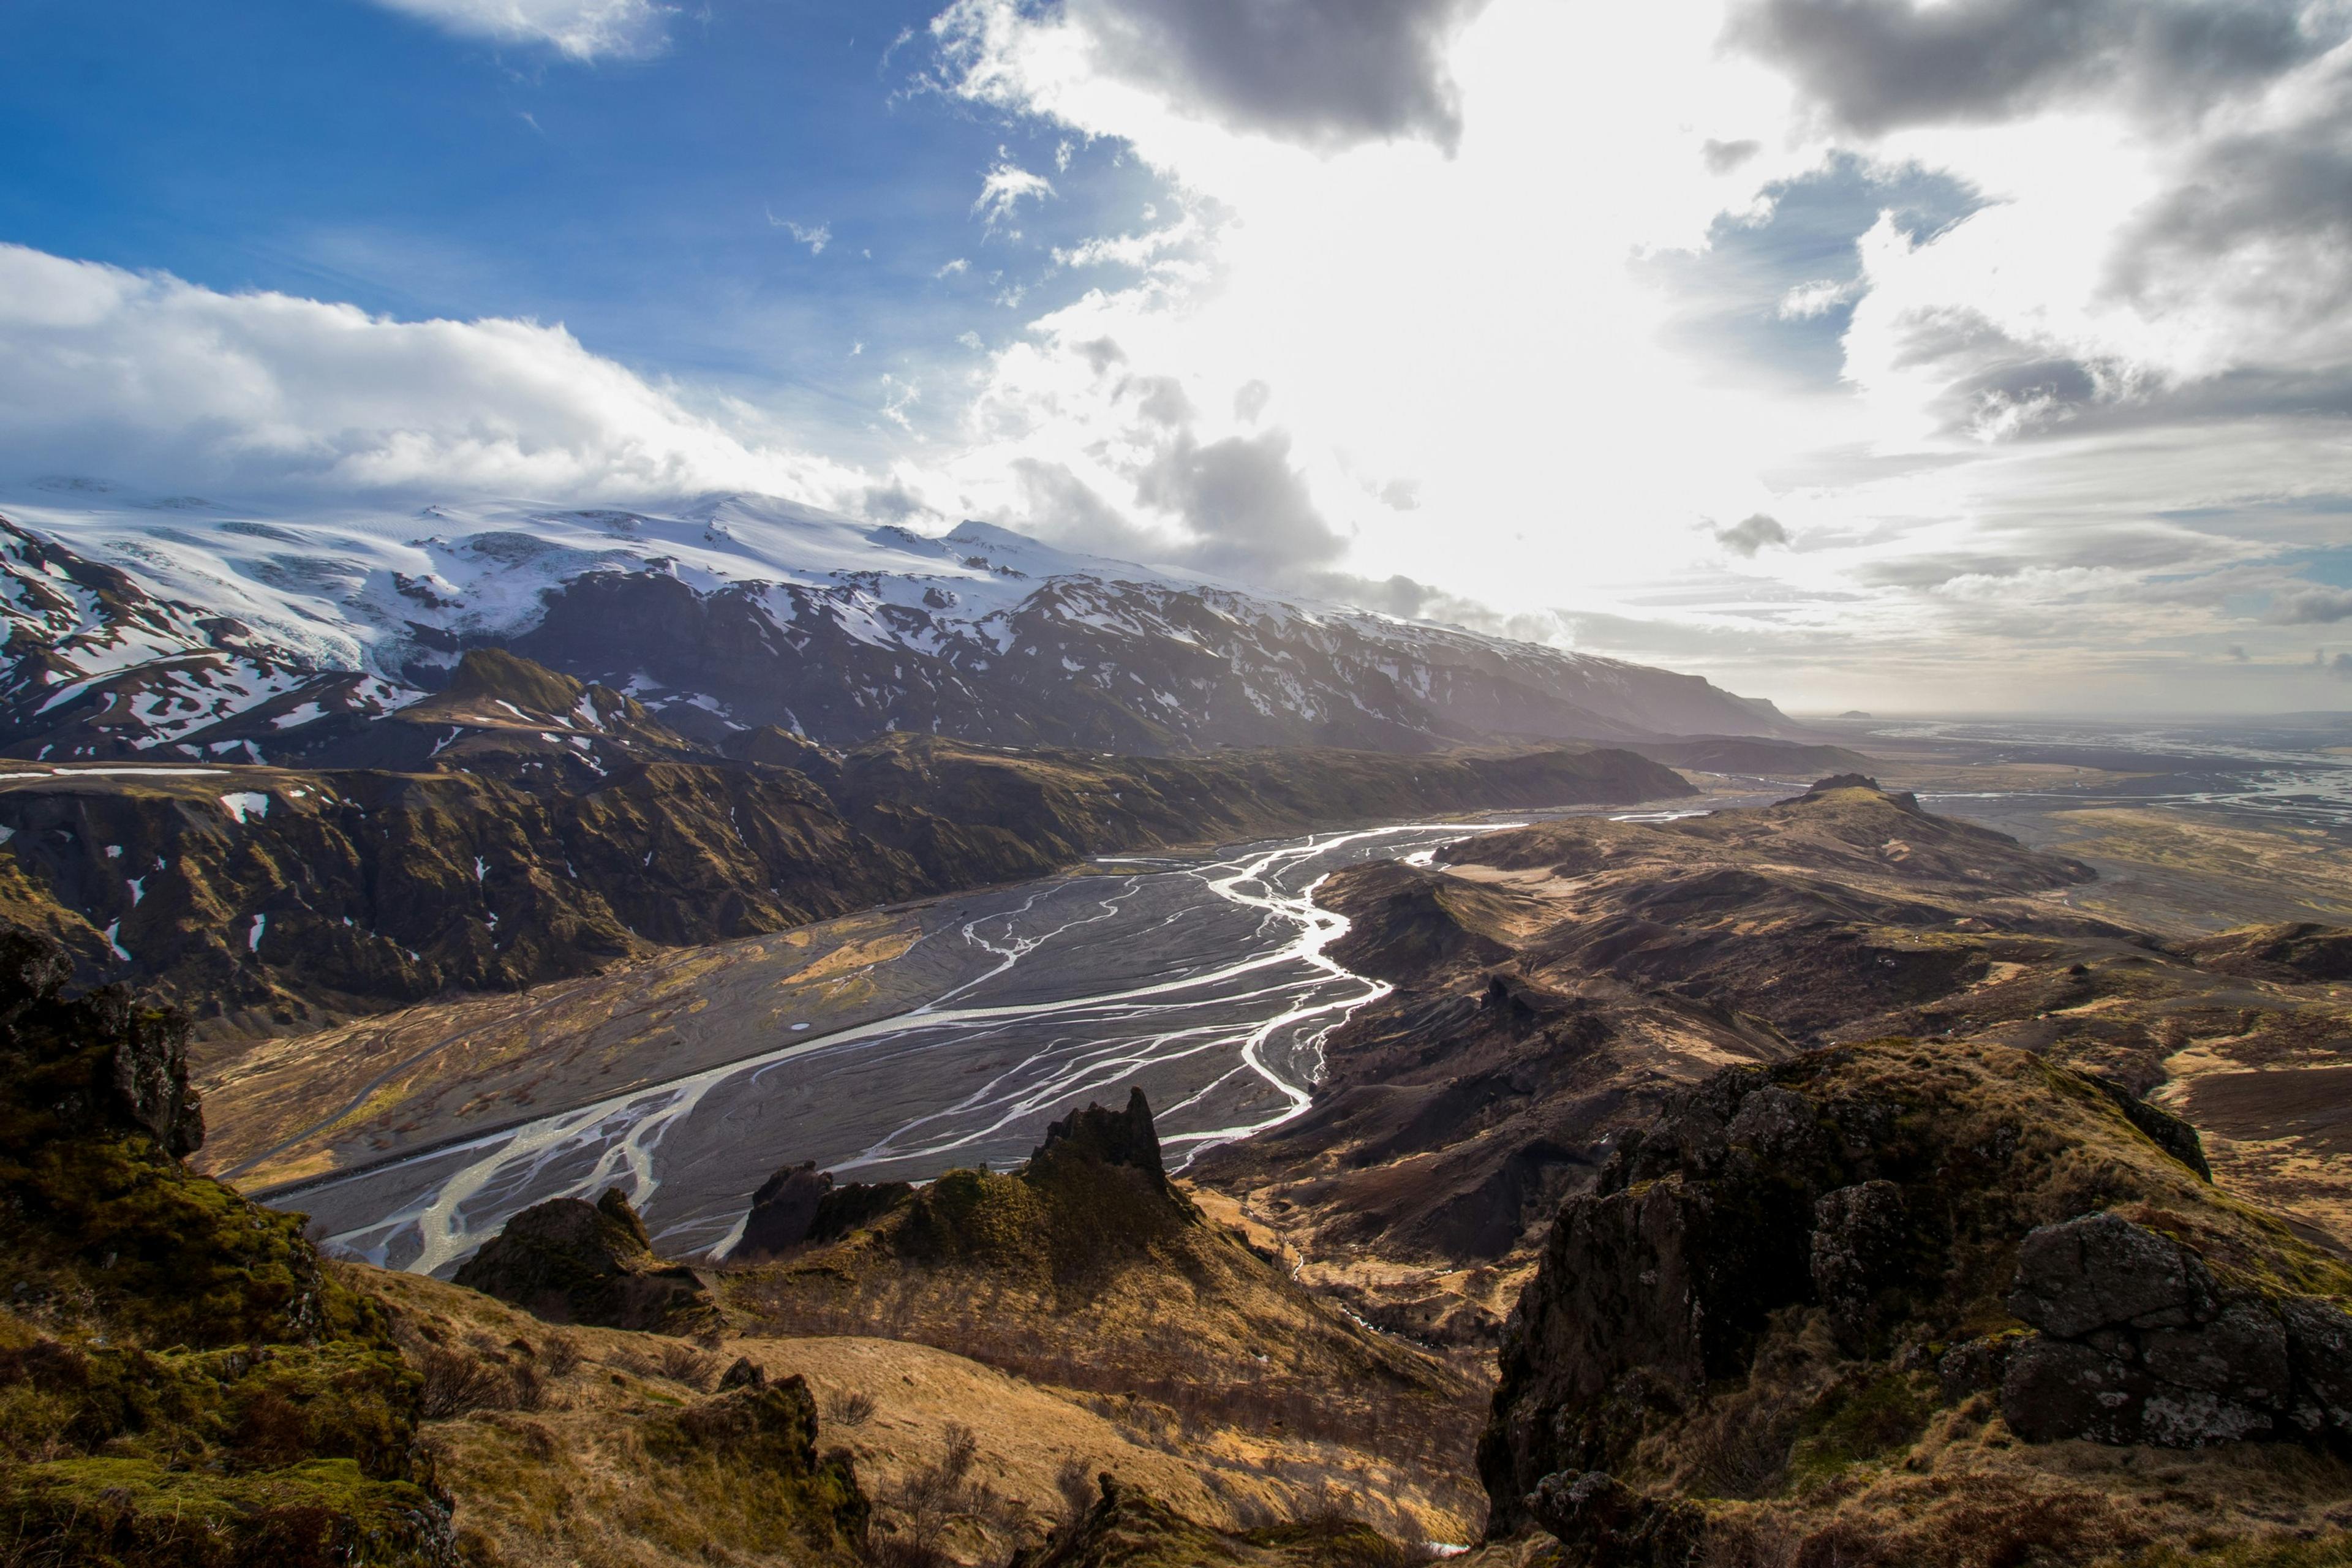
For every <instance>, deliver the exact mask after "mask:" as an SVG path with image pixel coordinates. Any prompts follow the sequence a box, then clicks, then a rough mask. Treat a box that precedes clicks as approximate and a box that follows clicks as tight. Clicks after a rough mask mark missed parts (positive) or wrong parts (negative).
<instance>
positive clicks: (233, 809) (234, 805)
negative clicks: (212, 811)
mask: <svg viewBox="0 0 2352 1568" xmlns="http://www.w3.org/2000/svg"><path fill="white" fill-rule="evenodd" d="M220 803H221V805H222V806H223V807H225V808H226V810H227V812H228V814H229V815H230V816H233V817H235V818H236V820H237V821H238V822H239V823H243V822H244V821H245V820H246V819H247V817H251V816H268V815H269V797H268V795H265V794H263V793H262V792H261V791H259V790H257V789H240V790H234V791H231V792H230V793H229V794H227V795H223V796H221V797H220Z"/></svg>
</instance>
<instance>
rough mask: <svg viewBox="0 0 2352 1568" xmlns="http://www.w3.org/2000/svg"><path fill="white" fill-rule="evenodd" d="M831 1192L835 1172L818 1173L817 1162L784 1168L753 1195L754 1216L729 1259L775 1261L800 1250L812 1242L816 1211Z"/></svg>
mask: <svg viewBox="0 0 2352 1568" xmlns="http://www.w3.org/2000/svg"><path fill="white" fill-rule="evenodd" d="M832 1191H833V1173H832V1172H830V1171H820V1170H818V1169H817V1168H816V1162H815V1161H814V1160H803V1161H802V1162H801V1163H799V1164H797V1165H787V1166H785V1167H784V1168H783V1169H782V1170H781V1171H778V1172H777V1173H775V1174H774V1175H772V1176H770V1177H769V1178H768V1179H767V1180H766V1181H765V1182H762V1183H761V1184H760V1190H759V1191H758V1192H756V1193H754V1194H751V1216H750V1217H749V1218H747V1219H746V1220H745V1221H744V1222H743V1237H742V1239H741V1240H740V1241H738V1242H737V1243H736V1244H735V1247H734V1249H733V1250H732V1251H730V1253H729V1254H728V1255H727V1256H728V1257H729V1258H730V1259H734V1260H736V1261H745V1260H748V1259H751V1258H772V1257H774V1256H775V1255H776V1254H778V1253H780V1252H783V1251H785V1250H787V1249H789V1248H791V1247H798V1246H799V1245H800V1244H801V1243H802V1242H804V1241H806V1240H808V1239H809V1232H810V1231H811V1230H812V1229H813V1228H814V1226H815V1225H816V1216H817V1211H818V1210H819V1209H820V1208H822V1207H823V1206H824V1200H825V1197H826V1195H827V1194H830V1193H831V1192H832Z"/></svg>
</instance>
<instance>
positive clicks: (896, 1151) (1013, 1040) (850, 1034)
mask: <svg viewBox="0 0 2352 1568" xmlns="http://www.w3.org/2000/svg"><path fill="white" fill-rule="evenodd" d="M1841 728H1843V729H1844V730H1845V732H1846V733H1847V734H1848V735H1849V736H1851V737H1852V739H1851V741H1850V742H1849V743H1851V744H1854V745H1857V746H1859V747H1861V748H1863V749H1864V750H1869V749H1871V748H1872V747H1873V746H1874V745H1877V746H1880V747H1887V746H1889V745H1890V744H1891V745H1893V746H1896V747H1899V746H1900V745H1902V744H1903V743H1904V742H1914V743H1917V742H1927V743H1929V744H1931V745H1934V746H1936V747H1937V749H1939V750H1943V751H1947V752H1960V753H1964V754H1967V755H1969V756H1970V757H1971V759H1972V760H1976V761H1980V762H2040V763H2061V764H2070V765H2074V766H2078V767H2081V768H2084V769H2100V770H2106V771H2108V772H2110V773H2130V774H2132V775H2134V776H2132V777H2130V778H2128V779H2124V780H2110V781H2108V782H2106V783H2105V784H2091V785H2090V786H2089V787H2085V788H2082V789H2071V788H2064V787H2061V788H2058V789H2053V790H2032V791H2021V792H2000V793H1952V794H1943V795H1928V796H1927V804H1928V805H1929V806H1930V808H1931V809H1934V810H1937V811H1939V812H1946V813H1949V814H1951V815H1954V816H1966V817H1971V818H1974V819H1976V820H1979V821H1984V822H1988V823H1990V824H1993V825H1995V826H2003V827H2006V828H2009V829H2010V830H2011V831H2013V832H2018V833H2019V834H2020V835H2021V837H2025V838H2027V840H2028V841H2029V842H2040V841H2042V840H2045V839H2046V838H2048V837H2049V836H2050V835H2049V833H2048V831H2047V828H2046V824H2047V822H2048V821H2049V820H2050V814H2052V813H2053V812H2056V811H2062V810H2067V809H2074V808H2079V807H2081V806H2084V805H2095V804H2105V805H2126V804H2129V805H2143V806H2158V807H2172V808H2176V809H2182V810H2188V811H2197V812H2204V813H2209V814H2220V815H2223V816H2242V817H2244V818H2248V819H2260V820H2266V821H2269V822H2273V823H2291V824H2294V825H2297V826H2305V827H2316V828H2319V829H2321V830H2323V831H2325V832H2326V833H2327V834H2329V835H2330V836H2332V837H2336V838H2338V839H2339V841H2344V842H2347V843H2352V756H2347V754H2345V753H2344V752H2339V751H2335V750H2332V749H2331V748H2332V747H2334V746H2340V745H2341V744H2342V743H2343V742H2344V741H2345V739H2346V738H2347V731H2343V730H2338V729H2335V728H2334V727H2333V726H2329V727H2326V730H2325V731H2323V732H2321V733H2311V732H2308V731H2304V730H2291V729H2282V728H2271V729H2265V728H2263V727H2261V726H2255V725H2247V726H2229V727H2215V726H2210V725H2208V726H2180V727H2162V726H2153V725H2148V726H2126V725H2093V724H2062V723H2048V724H2042V723H2022V724H1990V723H1980V722H1937V721H1917V722H1908V723H1906V722H1896V723H1868V724H1859V725H1852V726H1841ZM1803 782H1804V781H1800V780H1789V781H1780V782H1778V783H1777V784H1776V781H1767V780H1762V779H1757V780H1751V781H1747V783H1748V784H1749V785H1750V786H1753V787H1755V788H1758V789H1759V791H1760V792H1761V793H1759V794H1758V795H1754V796H1753V797H1751V798H1749V799H1727V798H1718V799H1717V800H1714V801H1710V802H1709V803H1708V805H1713V806H1717V807H1720V806H1723V805H1740V804H1753V803H1755V802H1760V801H1763V800H1769V799H1773V798H1777V797H1778V796H1780V795H1786V794H1789V793H1792V789H1791V788H1790V787H1780V785H1781V784H1785V785H1786V786H1794V787H1796V788H1801V787H1802V783H1803ZM1686 809H1688V808H1683V809H1677V810H1674V811H1667V812H1658V813H1634V812H1628V813H1623V814H1622V815H1624V816H1657V817H1661V818H1667V817H1672V816H1680V815H1684V814H1685V810H1686ZM1537 815H1541V816H1549V815H1553V814H1551V813H1540V814H1537ZM1502 826H1515V824H1513V823H1505V822H1488V823H1485V824H1478V825H1470V824H1464V823H1460V822H1453V823H1417V824H1408V825H1401V826H1386V827H1378V828H1370V829H1362V830H1356V831H1349V832H1337V833H1324V834H1315V835H1310V836H1307V837H1301V838H1296V839H1289V840H1284V841H1279V842H1268V843H1263V844H1258V845H1254V846H1250V847H1245V848H1244V849H1241V850H1237V851H1234V852H1232V853H1231V854H1229V855H1227V856H1226V857H1225V858H1220V859H1217V860H1214V861H1206V862H1203V861H1184V860H1178V859H1175V858H1160V859H1152V858H1138V859H1105V860H1100V861H1097V862H1095V863H1094V865H1093V866H1092V867H1091V868H1089V873H1090V874H1087V875H1082V876H1076V877H1071V878H1065V879H1055V880H1053V881H1049V882H1045V883H1039V884H1034V885H1031V886H1027V887H1024V888H1016V889H1006V890H1003V891H999V892H994V893H990V894H982V895H973V896H968V897H966V898H963V899H961V900H951V902H952V903H953V904H955V905H956V906H957V908H956V910H955V912H954V913H953V915H952V917H951V918H941V919H939V920H937V921H934V922H932V923H930V924H929V927H928V929H927V932H926V934H925V935H924V936H923V938H922V939H921V943H920V944H919V947H918V950H917V951H916V952H915V953H913V954H910V955H909V957H911V958H912V959H914V960H915V961H916V963H917V964H918V965H919V967H918V968H917V969H916V970H914V971H912V972H913V973H922V974H925V975H929V974H932V973H936V974H937V975H938V976H939V980H938V983H937V984H938V989H937V990H936V991H935V992H934V993H933V994H931V995H930V996H929V1000H928V1001H926V1002H924V1003H923V1004H921V1005H919V1006H916V1007H914V1008H912V1009H910V1010H908V1011H906V1012H903V1013H899V1014H897V1015H895V1016H888V1017H885V1018H882V1019H880V1020H878V1021H876V1022H872V1023H868V1024H864V1025H861V1026H857V1027H855V1028H849V1029H844V1030H841V1031H839V1032H837V1033H835V1034H831V1035H826V1036H822V1037H804V1036H803V1037H794V1036H793V1035H790V1034H789V1033H787V1034H784V1035H782V1037H779V1038H778V1040H777V1042H776V1044H775V1045H774V1047H772V1048H771V1049H768V1050H765V1051H762V1052H758V1053H756V1054H752V1055H750V1056H748V1057H746V1058H742V1059H739V1060H735V1061H732V1062H730V1063H728V1064H726V1065H723V1066H720V1067H716V1068H709V1069H707V1070H702V1071H698V1072H694V1073H692V1074H690V1075H688V1076H681V1077H679V1078H677V1079H672V1080H669V1081H667V1082H659V1083H655V1084H652V1085H648V1086H644V1087H639V1088H636V1089H630V1090H629V1091H627V1092H625V1093H620V1094H616V1095H614V1096H613V1097H612V1098H610V1099H607V1100H602V1101H599V1102H597V1103H594V1104H591V1105H585V1106H581V1107H578V1108H576V1109H572V1110H564V1111H561V1112H558V1113H554V1114H551V1115H548V1116H545V1117H542V1118H541V1119H539V1120H537V1121H530V1122H528V1123H525V1124H523V1125H520V1126H516V1127H510V1128H508V1129H505V1130H503V1131H499V1132H496V1133H492V1134H488V1135H486V1136H483V1137H480V1138H478V1139H475V1140H473V1141H471V1142H466V1143H463V1144H459V1145H457V1146H454V1147H444V1148H439V1149H436V1150H433V1151H430V1152H424V1153H419V1154H416V1155H414V1156H411V1157H409V1158H406V1159H404V1160H400V1161H397V1162H394V1163H387V1164H383V1165H377V1166H373V1167H370V1168H366V1169H363V1170H360V1171H356V1172H353V1173H350V1174H348V1175H343V1176H340V1177H332V1178H329V1179H326V1180H324V1181H321V1182H318V1183H312V1184H305V1185H304V1186H302V1187H300V1188H299V1189H295V1190H291V1191H287V1192H283V1193H280V1194H276V1195H275V1196H274V1197H273V1201H274V1202H277V1203H278V1204H280V1205H282V1206H285V1207H289V1208H298V1209H304V1210H307V1211H309V1212H310V1214H311V1215H312V1216H313V1221H314V1226H313V1229H314V1233H315V1234H322V1235H324V1236H325V1237H328V1238H329V1239H330V1240H331V1243H332V1244H333V1245H335V1246H336V1247H340V1248H341V1249H343V1250H345V1251H347V1252H349V1253H352V1254H353V1255H356V1256H359V1257H362V1258H368V1259H369V1260H371V1261H373V1262H376V1263H379V1264H383V1265H386V1266H389V1267H393V1268H413V1269H417V1270H421V1271H427V1272H439V1273H446V1272H448V1271H449V1270H450V1269H452V1268H455V1267H456V1266H457V1264H458V1263H459V1262H461V1261H462V1260H463V1259H464V1258H466V1257H467V1255H469V1254H470V1253H471V1252H472V1251H473V1249H474V1248H475V1247H478V1246H479V1245H480V1244H481V1242H482V1241H483V1240H485V1239H487V1238H488V1237H490V1236H492V1235H495V1234H496V1233H497V1232H498V1230H499V1227H500V1226H503V1225H504V1224H505V1223H506V1221H507V1220H508V1219H509V1217H510V1216H512V1215H514V1214H515V1213H517V1212H518V1211H520V1210H521V1209H523V1208H525V1207H527V1206H529V1205H531V1204H535V1203H538V1202H541V1201H542V1200H544V1199H546V1198H550V1197H556V1196H565V1195H571V1196H589V1197H593V1196H594V1195H595V1194H597V1193H599V1192H601V1191H602V1190H604V1188H605V1187H608V1186H618V1187H620V1188H622V1189H623V1190H624V1191H625V1192H626V1193H628V1194H630V1197H631V1199H632V1201H633V1202H635V1204H636V1205H637V1207H638V1209H639V1210H640V1212H642V1213H643V1214H645V1215H646V1219H647V1222H648V1225H649V1226H650V1227H651V1229H652V1230H653V1232H654V1235H655V1237H656V1245H657V1247H658V1248H659V1250H661V1251H662V1252H663V1253H664V1254H665V1255H667V1256H672V1257H688V1256H695V1255H698V1254H705V1253H708V1254H712V1255H723V1254H724V1252H725V1250H726V1249H727V1248H728V1247H730V1246H731V1245H732V1244H733V1242H734V1239H735V1237H737V1236H738V1235H739V1234H740V1229H741V1226H742V1223H743V1220H744V1216H745V1215H746V1212H747V1209H748V1205H749V1204H750V1201H751V1194H752V1192H753V1191H754V1190H755V1189H756V1188H757V1187H758V1186H759V1184H761V1182H762V1181H763V1180H765V1179H766V1177H767V1176H768V1175H769V1174H770V1173H772V1172H773V1171H775V1170H776V1169H778V1168H779V1167H781V1166H782V1165H785V1164H789V1163H797V1162H800V1161H803V1160H814V1161H815V1162H816V1163H817V1164H818V1165H819V1166H820V1167H821V1168H824V1169H827V1170H831V1171H833V1172H835V1173H836V1175H837V1176H839V1177H840V1178H842V1179H845V1180H863V1181H881V1180H921V1179H925V1178H928V1177H930V1176H935V1175H937V1174H939V1173H940V1172H941V1171H944V1170H948V1169H951V1168H954V1167H956V1166H972V1165H983V1164H984V1165H991V1166H995V1167H998V1168H1003V1167H1009V1166H1011V1165H1013V1164H1014V1163H1018V1162H1019V1161H1020V1160H1022V1159H1023V1158H1024V1157H1025V1156H1026V1155H1027V1154H1028V1152H1030V1150H1031V1149H1032V1148H1034V1146H1035V1145H1036V1143H1037V1142H1038V1141H1039V1139H1040V1137H1041V1136H1042V1134H1043V1132H1044V1130H1045V1124H1046V1123H1047V1122H1048V1121H1053V1120H1054V1119H1055V1118H1057V1117H1059V1116H1062V1115H1065V1114H1066V1113H1067V1112H1068V1111H1069V1110H1071V1109H1073V1108H1074V1107H1076V1106H1080V1105H1084V1104H1085V1103H1087V1101H1088V1100H1104V1101H1107V1102H1110V1103H1114V1104H1116V1103H1119V1102H1123V1101H1124V1100H1125V1099H1126V1096H1127V1092H1128V1088H1129V1085H1132V1084H1139V1085H1141V1086H1142V1087H1143V1089H1144V1090H1145V1092H1146V1093H1147V1094H1148V1095H1149V1097H1150V1100H1151V1104H1152V1107H1153V1110H1154V1111H1155V1112H1156V1113H1157V1117H1158V1121H1159V1126H1160V1136H1161V1140H1162V1142H1163V1143H1165V1144H1166V1145H1167V1148H1168V1151H1169V1155H1170V1158H1171V1163H1182V1162H1183V1161H1185V1160H1188V1159H1189V1158H1191V1157H1192V1155H1193V1154H1195V1153H1197V1152H1199V1151H1200V1150H1202V1149H1203V1148H1206V1147H1208V1146H1210V1145H1213V1144H1214V1143H1218V1142H1225V1141H1229V1140H1232V1139H1236V1138H1243V1137H1247V1136H1249V1135H1250V1134H1251V1133H1254V1132H1257V1131H1263V1130H1265V1128H1268V1127H1271V1126H1274V1125H1276V1124H1277V1123H1279V1122H1281V1121H1286V1120H1288V1119H1289V1118H1291V1117H1294V1116H1296V1115H1297V1114H1299V1113H1300V1112H1301V1111H1302V1110H1305V1109H1306V1107H1307V1101H1308V1096H1309V1094H1310V1092H1311V1090H1312V1089H1313V1086H1314V1084H1315V1082H1316V1081H1317V1079H1318V1076H1319V1073H1320V1069H1321V1065H1322V1047H1323V1042H1324V1040H1325V1039H1326V1038H1327V1037H1328V1036H1329V1035H1330V1033H1331V1032H1332V1030H1334V1029H1335V1028H1337V1027H1338V1026H1339V1025H1340V1024H1341V1023H1343V1022H1345V1021H1346V1019H1347V1018H1348V1016H1349V1015H1350V1014H1351V1013H1353V1012H1355V1011H1356V1010H1357V1009H1359V1008H1360V1007H1362V1006H1363V1005H1366V1004H1367V1003H1369V1002H1371V1001H1373V1000H1375V999H1376V998H1378V997H1379V996H1381V994H1384V991H1385V989H1386V988H1385V987H1384V986H1383V985H1382V984H1381V983H1379V982H1377V981H1374V980H1370V979H1369V978H1366V977H1364V976H1361V975H1358V974H1354V973H1349V971H1348V970H1346V969H1344V968H1343V967H1341V966H1340V965H1339V963H1336V962H1335V961H1333V960H1332V959H1331V958H1330V957H1329V956H1328V953H1327V952H1326V949H1327V948H1328V946H1329V944H1330V943H1331V942H1332V941H1333V940H1334V939H1335V938H1336V937H1338V936H1339V934H1340V932H1341V931H1344V930H1345V929H1346V921H1344V920H1343V919H1341V918H1340V917H1339V916H1338V915H1336V914H1334V913H1332V912H1331V911H1329V910H1325V909H1323V908H1321V907H1320V906H1318V904H1317V903H1316V901H1315V897H1314V894H1315V889H1316V887H1317V886H1318V884H1319V883H1320V881H1321V880H1322V879H1324V878H1325V877H1327V876H1328V875H1329V874H1330V873H1331V872H1333V871H1335V870H1338V869H1339V868H1342V867H1345V866H1349V865H1354V864H1357V863H1360V862H1361V861H1364V860H1369V859H1375V858H1403V859H1407V860H1418V861H1422V862H1424V863H1425V862H1426V860H1427V858H1428V857H1429V855H1430V854H1431V853H1432V852H1433V850H1434V849H1435V848H1436V847H1438V846H1440V845H1443V844H1444V843H1447V842H1450V841H1452V840H1454V839H1458V838H1461V837H1465V836H1467V835H1468V834H1471V833H1475V832H1480V831H1490V830H1492V829H1494V828H1496V827H1502ZM898 962H900V963H905V962H907V960H904V959H902V960H900V961H898ZM917 994H921V993H920V992H918V993H917Z"/></svg>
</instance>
